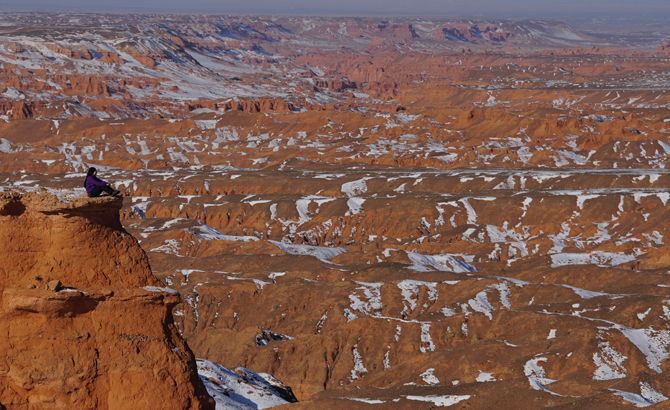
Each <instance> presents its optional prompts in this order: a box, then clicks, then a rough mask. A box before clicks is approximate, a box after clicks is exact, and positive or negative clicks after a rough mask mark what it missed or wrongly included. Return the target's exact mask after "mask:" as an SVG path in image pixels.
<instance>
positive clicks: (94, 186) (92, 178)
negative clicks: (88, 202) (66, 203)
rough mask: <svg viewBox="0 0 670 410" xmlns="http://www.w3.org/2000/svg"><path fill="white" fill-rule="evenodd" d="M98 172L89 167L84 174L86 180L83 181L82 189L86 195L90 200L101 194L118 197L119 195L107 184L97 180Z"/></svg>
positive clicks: (118, 192)
mask: <svg viewBox="0 0 670 410" xmlns="http://www.w3.org/2000/svg"><path fill="white" fill-rule="evenodd" d="M97 175H98V170H97V169H95V168H94V167H90V168H89V169H88V172H87V173H86V179H85V180H84V187H85V188H86V193H87V194H88V196H89V197H90V198H95V197H98V196H100V194H102V193H103V192H104V193H106V194H107V195H109V196H119V194H120V193H121V192H120V191H117V190H116V189H114V188H112V187H111V186H109V183H108V182H106V181H103V180H101V179H98V177H97Z"/></svg>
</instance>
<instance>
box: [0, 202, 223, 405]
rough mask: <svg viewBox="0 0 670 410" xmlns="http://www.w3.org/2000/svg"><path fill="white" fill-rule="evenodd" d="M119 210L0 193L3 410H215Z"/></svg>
mask: <svg viewBox="0 0 670 410" xmlns="http://www.w3.org/2000/svg"><path fill="white" fill-rule="evenodd" d="M121 203H122V201H121V199H116V198H100V199H78V200H74V201H73V202H69V203H65V202H62V201H60V200H59V199H58V198H57V197H55V196H52V195H47V194H38V193H34V194H18V193H7V192H4V193H1V194H0V260H2V262H3V263H2V266H0V291H1V293H0V295H1V296H0V298H1V302H2V304H1V306H2V316H1V319H0V333H1V334H2V338H0V349H1V350H2V351H3V355H2V358H0V403H1V405H0V408H6V409H43V408H53V409H85V408H86V409H92V408H95V409H132V408H135V409H137V408H144V409H149V408H155V409H158V408H160V409H175V410H176V409H180V410H181V409H184V410H185V409H193V410H195V409H214V402H213V401H212V399H211V398H210V397H209V396H208V394H207V392H206V391H205V388H204V386H203V384H202V381H201V380H200V379H199V378H198V374H197V368H196V362H195V358H194V356H193V353H192V352H191V350H190V349H189V347H188V346H187V345H186V343H185V342H184V340H183V339H182V338H181V337H180V336H179V334H178V332H177V331H176V329H175V327H174V325H173V321H172V314H171V313H170V311H171V309H172V308H173V307H174V306H175V305H176V304H178V303H179V301H180V298H179V295H178V294H177V293H176V292H174V291H172V290H170V289H167V288H162V287H161V286H162V285H161V283H160V282H159V281H158V280H157V279H156V278H155V277H154V276H153V275H152V273H151V269H150V267H149V263H148V259H147V257H146V254H145V253H144V252H143V251H142V249H141V248H140V247H139V245H138V243H137V241H136V240H135V239H134V238H133V237H132V236H131V235H129V234H127V232H126V231H125V230H124V229H123V227H122V226H121V224H120V223H119V218H118V213H119V209H120V208H121Z"/></svg>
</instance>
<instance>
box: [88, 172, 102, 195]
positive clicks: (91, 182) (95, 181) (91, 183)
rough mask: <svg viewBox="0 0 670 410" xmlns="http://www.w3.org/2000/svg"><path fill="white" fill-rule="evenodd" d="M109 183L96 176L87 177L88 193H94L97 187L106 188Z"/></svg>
mask: <svg viewBox="0 0 670 410" xmlns="http://www.w3.org/2000/svg"><path fill="white" fill-rule="evenodd" d="M106 185H107V182H105V181H103V180H101V179H99V178H98V177H96V176H95V175H91V176H89V177H86V193H87V194H90V193H91V191H93V188H95V187H97V186H106Z"/></svg>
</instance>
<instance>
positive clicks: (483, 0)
mask: <svg viewBox="0 0 670 410" xmlns="http://www.w3.org/2000/svg"><path fill="white" fill-rule="evenodd" d="M0 7H1V8H2V10H3V11H7V12H16V11H44V12H59V11H60V12H109V13H128V12H131V13H132V12H134V13H177V14H202V13H207V14H257V15H269V14H279V15H341V16H445V17H476V16H482V17H496V16H497V17H500V18H524V17H528V18H552V17H559V18H561V17H563V18H565V17H572V18H574V17H644V16H648V17H649V18H659V17H660V18H663V17H670V2H668V1H663V0H643V1H639V2H636V3H633V2H630V1H624V0H609V1H607V0H591V1H589V2H584V1H583V0H581V1H580V0H554V1H549V0H539V1H538V0H536V1H532V0H515V1H509V2H506V3H501V2H499V1H494V0H476V1H469V2H463V1H454V0H415V1H413V2H411V3H410V2H407V1H404V0H386V1H384V0H363V1H361V0H358V1H357V0H340V1H338V2H333V1H324V0H318V1H309V0H283V1H280V2H277V1H270V0H248V1H246V2H230V1H215V0H192V1H189V2H183V1H178V0H136V1H131V0H117V1H116V2H114V3H111V2H106V1H105V2H102V1H85V0H60V1H53V0H25V1H21V2H17V1H6V0H0Z"/></svg>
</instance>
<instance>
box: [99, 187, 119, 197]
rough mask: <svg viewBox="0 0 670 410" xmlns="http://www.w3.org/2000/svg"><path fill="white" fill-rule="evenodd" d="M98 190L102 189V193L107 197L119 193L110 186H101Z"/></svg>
mask: <svg viewBox="0 0 670 410" xmlns="http://www.w3.org/2000/svg"><path fill="white" fill-rule="evenodd" d="M100 188H101V189H102V191H104V192H105V193H106V194H107V195H109V196H112V195H114V194H115V193H117V192H119V191H117V190H115V189H113V188H112V187H110V186H103V187H100Z"/></svg>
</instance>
